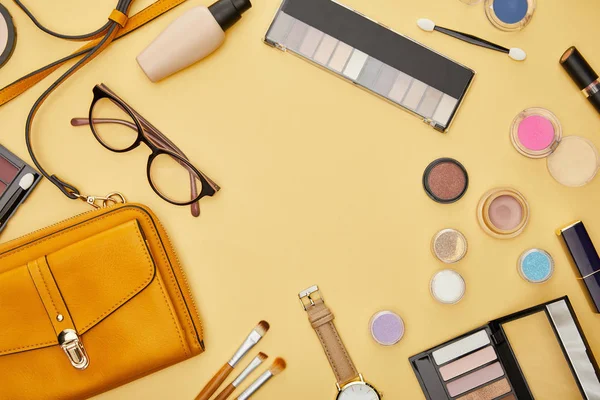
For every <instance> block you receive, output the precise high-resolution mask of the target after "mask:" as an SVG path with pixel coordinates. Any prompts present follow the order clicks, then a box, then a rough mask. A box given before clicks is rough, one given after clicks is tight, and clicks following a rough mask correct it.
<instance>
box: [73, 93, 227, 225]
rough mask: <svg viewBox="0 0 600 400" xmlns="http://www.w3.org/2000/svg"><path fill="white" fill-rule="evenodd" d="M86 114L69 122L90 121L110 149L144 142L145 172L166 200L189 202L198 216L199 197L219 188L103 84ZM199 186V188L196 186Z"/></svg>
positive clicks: (130, 147)
mask: <svg viewBox="0 0 600 400" xmlns="http://www.w3.org/2000/svg"><path fill="white" fill-rule="evenodd" d="M93 92H94V100H93V101H92V105H91V107H90V114H89V118H73V119H72V120H71V125H73V126H83V125H87V124H89V126H90V128H91V129H92V133H93V134H94V136H95V137H96V139H97V140H98V141H99V142H100V144H102V146H104V147H105V148H107V149H108V150H110V151H114V152H116V153H125V152H128V151H131V150H133V149H135V148H136V147H138V146H139V145H140V143H144V144H145V145H147V146H148V147H149V148H150V150H152V154H151V155H150V157H149V158H148V165H147V169H146V170H147V176H148V182H149V183H150V186H151V187H152V189H153V190H154V191H155V192H156V194H158V195H159V196H160V197H161V198H162V199H164V200H165V201H167V202H169V203H171V204H175V205H178V206H185V205H190V204H191V205H192V214H193V215H194V216H198V215H199V214H200V209H199V206H198V201H199V200H200V199H201V198H203V197H205V196H213V195H214V194H215V193H216V192H217V191H218V190H219V189H220V187H219V185H217V184H216V183H215V182H214V181H213V180H211V179H210V178H209V177H208V176H206V175H205V174H204V173H202V172H201V171H200V170H199V169H197V168H196V167H195V166H194V165H192V163H191V162H190V161H189V160H188V158H187V157H186V155H185V154H184V153H183V152H182V151H181V150H180V149H179V148H178V147H177V146H176V145H175V144H174V143H173V142H171V141H170V140H169V139H168V138H167V137H166V136H165V135H163V134H162V133H161V132H160V131H159V130H158V129H156V128H155V127H154V126H153V125H152V124H150V123H149V122H148V120H146V119H145V118H144V117H142V116H141V115H140V114H139V113H138V112H137V111H135V110H134V109H133V108H131V107H130V106H129V105H128V104H127V103H125V102H124V101H123V100H122V99H121V98H120V97H119V96H117V95H116V94H115V93H114V92H113V91H112V90H110V89H109V88H108V87H107V86H106V85H104V84H100V85H96V86H95V87H94V89H93ZM198 189H200V190H198Z"/></svg>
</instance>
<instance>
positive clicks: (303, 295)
mask: <svg viewBox="0 0 600 400" xmlns="http://www.w3.org/2000/svg"><path fill="white" fill-rule="evenodd" d="M315 296H316V297H315ZM298 298H299V299H300V304H302V308H304V311H306V309H307V308H308V307H309V306H310V307H313V306H314V305H315V300H314V299H315V298H316V299H317V300H318V299H321V300H322V301H323V303H325V299H324V298H323V295H322V294H321V291H320V290H319V287H318V286H317V285H313V286H311V287H309V288H308V289H305V290H303V291H301V292H300V293H298ZM306 300H308V301H306Z"/></svg>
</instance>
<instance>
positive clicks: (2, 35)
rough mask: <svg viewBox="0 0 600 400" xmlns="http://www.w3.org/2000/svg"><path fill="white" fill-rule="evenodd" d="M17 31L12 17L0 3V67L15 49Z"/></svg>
mask: <svg viewBox="0 0 600 400" xmlns="http://www.w3.org/2000/svg"><path fill="white" fill-rule="evenodd" d="M16 44H17V31H16V29H15V25H14V22H13V19H12V17H11V15H10V13H9V12H8V10H7V9H6V7H4V6H3V5H2V4H0V68H1V67H2V66H4V64H6V62H7V61H8V60H9V59H10V57H11V56H12V54H13V51H14V50H15V46H16Z"/></svg>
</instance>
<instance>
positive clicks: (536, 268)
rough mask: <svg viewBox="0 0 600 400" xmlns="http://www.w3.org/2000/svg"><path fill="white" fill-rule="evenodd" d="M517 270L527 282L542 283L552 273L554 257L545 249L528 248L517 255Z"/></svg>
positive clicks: (550, 276)
mask: <svg viewBox="0 0 600 400" xmlns="http://www.w3.org/2000/svg"><path fill="white" fill-rule="evenodd" d="M517 270H518V271H519V275H521V278H523V279H524V280H526V281H527V282H531V283H544V282H546V281H548V280H549V279H550V278H552V275H553V274H554V259H553V258H552V256H551V255H550V253H548V252H547V251H545V250H542V249H529V250H526V251H524V252H523V254H521V256H520V257H519V260H518V262H517Z"/></svg>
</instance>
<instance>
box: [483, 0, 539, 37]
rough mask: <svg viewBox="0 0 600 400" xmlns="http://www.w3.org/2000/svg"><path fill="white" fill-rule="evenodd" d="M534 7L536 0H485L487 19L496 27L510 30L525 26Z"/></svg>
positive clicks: (531, 15)
mask: <svg viewBox="0 0 600 400" xmlns="http://www.w3.org/2000/svg"><path fill="white" fill-rule="evenodd" d="M535 7H536V0H485V3H484V9H485V15H486V16H487V18H488V20H489V21H490V22H491V23H492V25H494V26H495V27H496V28H498V29H500V30H503V31H507V32H511V31H518V30H521V29H523V28H525V27H526V26H527V25H528V24H529V22H531V19H532V18H533V13H534V11H535Z"/></svg>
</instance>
